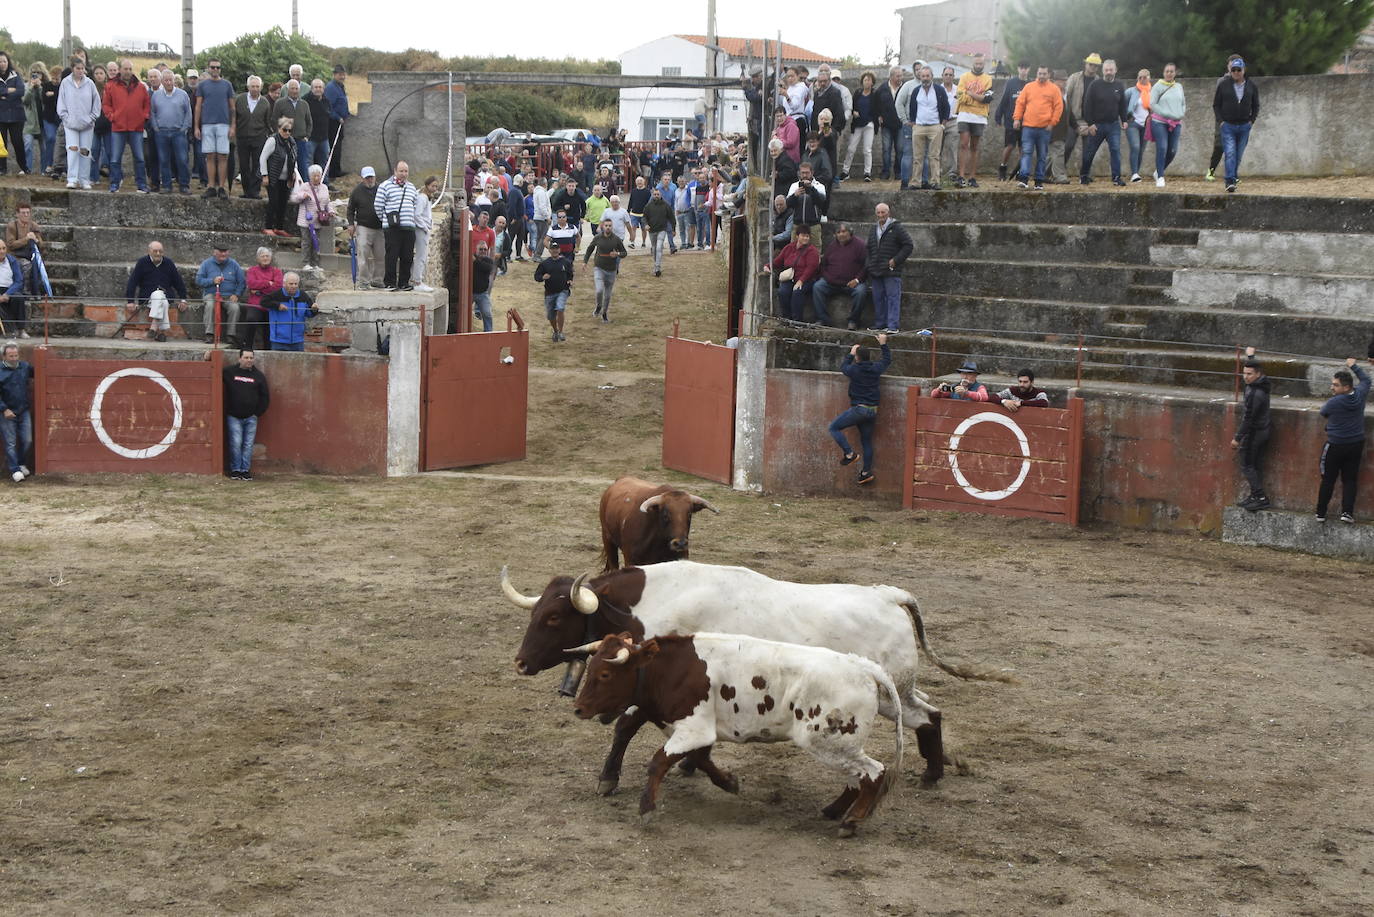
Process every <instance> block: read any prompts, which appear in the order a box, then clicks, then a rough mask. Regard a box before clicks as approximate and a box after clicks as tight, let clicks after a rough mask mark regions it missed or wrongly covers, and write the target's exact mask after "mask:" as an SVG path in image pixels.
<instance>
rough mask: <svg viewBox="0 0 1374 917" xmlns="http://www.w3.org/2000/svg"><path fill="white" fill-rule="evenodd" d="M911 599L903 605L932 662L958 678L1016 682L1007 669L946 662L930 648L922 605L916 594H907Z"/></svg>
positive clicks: (922, 646) (923, 648)
mask: <svg viewBox="0 0 1374 917" xmlns="http://www.w3.org/2000/svg"><path fill="white" fill-rule="evenodd" d="M907 599H909V600H910V601H903V602H902V603H901V604H902V607H903V608H905V609H906V612H907V614H909V615H910V616H911V623H912V625H913V626H914V627H915V628H916V639H917V641H918V642H919V643H920V644H921V650H922V651H923V652H924V653H925V654H926V658H928V659H929V660H930V661H931V662H933V663H934V664H935V665H936V667H938V668H939V669H941V670H942V671H945V672H948V673H949V674H951V675H953V676H955V677H956V678H968V679H972V680H975V681H1001V682H1005V683H1007V684H1013V685H1014V684H1016V683H1017V682H1016V678H1015V676H1013V675H1012V674H1011V673H1010V672H1008V671H1007V670H1006V669H993V668H989V667H987V666H980V667H976V668H975V667H974V666H969V665H950V664H949V663H947V662H945V661H944V660H943V659H941V658H940V657H939V656H937V655H936V653H935V651H934V650H933V649H931V648H930V643H929V642H927V640H926V624H925V620H924V619H923V618H922V617H921V606H920V605H918V604H917V602H916V598H915V596H912V595H910V594H908V595H907Z"/></svg>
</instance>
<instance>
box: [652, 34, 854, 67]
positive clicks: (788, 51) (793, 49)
mask: <svg viewBox="0 0 1374 917" xmlns="http://www.w3.org/2000/svg"><path fill="white" fill-rule="evenodd" d="M676 37H678V38H685V39H687V40H688V41H690V42H693V43H695V44H698V45H701V46H702V47H705V46H706V36H705V35H678V36H676ZM745 42H750V43H751V44H752V46H753V52H754V57H756V58H759V57H763V39H762V38H724V37H721V36H719V35H718V36H716V44H718V45H720V46H721V47H722V48H724V49H725V53H726V54H728V55H730V56H731V57H736V58H745V57H748V56H749V53H748V49H746V48H745ZM776 44H777V42H776V41H773V40H771V39H770V40H769V42H768V53H769V54H770V55H771V54H773V53H774V52H773V48H774V45H776ZM782 59H783V60H785V61H789V60H797V61H815V62H817V63H834V62H835V61H837V60H839V58H837V57H826V56H825V55H824V54H817V53H816V52H815V51H808V50H806V49H805V48H799V47H797V46H796V45H791V44H788V43H787V42H783V43H782Z"/></svg>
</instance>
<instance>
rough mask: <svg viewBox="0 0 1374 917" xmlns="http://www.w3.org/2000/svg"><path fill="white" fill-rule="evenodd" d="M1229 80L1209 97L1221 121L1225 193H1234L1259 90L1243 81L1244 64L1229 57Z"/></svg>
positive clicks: (1255, 111)
mask: <svg viewBox="0 0 1374 917" xmlns="http://www.w3.org/2000/svg"><path fill="white" fill-rule="evenodd" d="M1230 76H1231V78H1230V79H1229V80H1227V81H1226V82H1223V83H1218V84H1217V91H1216V95H1214V96H1213V97H1212V111H1213V113H1214V114H1216V116H1217V120H1218V121H1219V122H1221V149H1222V157H1223V158H1224V159H1225V161H1226V190H1227V191H1230V192H1233V193H1234V192H1235V190H1236V184H1237V183H1238V182H1239V181H1240V175H1239V173H1240V161H1241V159H1242V158H1243V157H1244V156H1245V146H1246V144H1248V143H1249V142H1250V128H1251V127H1253V126H1254V124H1255V119H1256V118H1258V117H1259V111H1260V101H1259V90H1258V89H1256V88H1255V84H1254V81H1253V80H1247V79H1246V78H1245V61H1244V60H1242V59H1241V58H1239V57H1233V58H1231V63H1230Z"/></svg>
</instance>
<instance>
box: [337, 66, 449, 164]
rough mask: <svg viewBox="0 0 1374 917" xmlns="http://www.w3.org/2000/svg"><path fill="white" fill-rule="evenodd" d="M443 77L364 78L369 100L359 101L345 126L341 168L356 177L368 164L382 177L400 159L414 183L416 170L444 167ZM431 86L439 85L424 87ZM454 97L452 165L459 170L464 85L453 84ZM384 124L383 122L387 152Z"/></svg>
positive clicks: (446, 95) (378, 75)
mask: <svg viewBox="0 0 1374 917" xmlns="http://www.w3.org/2000/svg"><path fill="white" fill-rule="evenodd" d="M445 79H446V74H436V73H421V72H416V73H406V72H391V71H374V72H372V73H369V74H368V75H367V80H368V82H369V83H371V84H372V101H370V102H363V103H360V104H359V105H358V113H357V115H355V116H354V117H353V118H352V119H350V120H349V122H348V127H347V129H346V130H347V137H346V138H345V140H344V161H343V167H344V170H345V171H347V172H355V173H356V172H357V171H358V170H359V169H361V168H362V167H363V166H372V167H373V168H375V169H376V170H377V174H378V175H386V174H387V173H388V171H389V169H390V166H391V165H395V163H396V161H397V160H398V159H404V160H406V161H407V162H409V163H410V165H411V179H412V181H413V180H414V179H415V177H416V176H415V170H416V169H419V168H425V169H433V168H442V167H443V165H444V162H445V161H446V159H447V156H448V144H449V92H448V91H447V89H448V87H447V86H446V85H442V83H443V81H444V80H445ZM435 82H438V83H441V85H438V86H431V87H429V88H422V87H425V86H426V85H427V84H429V83H435ZM452 95H453V122H452V131H453V140H454V144H455V146H454V150H455V152H454V165H455V167H456V168H458V169H461V164H460V163H461V159H462V155H463V139H464V136H465V135H464V132H465V130H466V128H467V96H466V95H465V94H464V92H463V84H462V83H455V84H454V86H453V93H452ZM388 112H390V116H389V117H388ZM383 120H385V121H386V133H385V137H386V149H385V150H384V149H383V144H382V137H383V133H382V122H383ZM388 153H389V154H390V164H388V161H387V154H388ZM459 174H461V173H459ZM421 178H423V176H421Z"/></svg>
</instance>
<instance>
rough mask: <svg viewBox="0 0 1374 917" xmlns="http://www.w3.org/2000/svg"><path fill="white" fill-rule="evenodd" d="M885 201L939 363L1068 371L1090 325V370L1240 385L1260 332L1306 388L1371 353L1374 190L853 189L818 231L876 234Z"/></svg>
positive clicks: (820, 360)
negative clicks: (839, 228) (1262, 193)
mask: <svg viewBox="0 0 1374 917" xmlns="http://www.w3.org/2000/svg"><path fill="white" fill-rule="evenodd" d="M880 201H882V202H886V203H889V204H890V205H891V206H892V207H893V212H894V215H895V216H897V218H898V219H900V220H902V222H903V224H904V225H905V226H906V227H907V229H908V231H909V232H910V233H911V235H912V239H913V241H914V243H915V252H914V254H913V256H912V258H911V259H910V260H908V261H907V263H906V265H905V269H904V272H903V288H904V293H903V300H902V321H901V326H902V328H904V329H909V330H915V329H918V328H923V327H937V328H941V329H945V330H942V331H940V332H939V333H938V337H937V349H938V350H939V351H940V353H939V354H938V355H937V359H936V367H937V373H938V374H943V373H948V372H952V371H953V369H954V367H955V366H956V365H957V364H958V362H959V361H960V360H961V359H962V356H963V355H965V354H972V355H974V356H975V358H977V359H980V361H982V362H984V363H985V364H989V368H991V369H994V370H995V371H997V372H999V373H1003V374H1010V373H1013V372H1015V371H1016V370H1017V369H1018V368H1020V367H1022V366H1030V367H1031V368H1032V369H1034V370H1035V371H1036V372H1037V373H1038V374H1043V375H1045V376H1048V377H1058V378H1069V379H1072V378H1074V377H1075V375H1076V373H1077V369H1078V362H1079V347H1080V344H1079V335H1083V336H1084V346H1083V350H1084V355H1083V361H1084V363H1085V367H1084V370H1083V371H1084V378H1085V379H1086V380H1097V381H1115V382H1130V383H1141V384H1149V385H1164V386H1179V387H1184V388H1189V389H1194V388H1205V389H1211V390H1221V391H1227V392H1229V391H1230V390H1231V389H1233V387H1234V384H1235V364H1236V347H1237V345H1246V344H1254V345H1255V346H1256V347H1258V348H1259V349H1260V351H1261V352H1267V353H1269V354H1272V356H1270V357H1269V358H1268V362H1269V363H1270V367H1269V371H1270V374H1271V376H1273V377H1274V378H1275V379H1276V381H1278V382H1279V383H1280V393H1281V394H1286V395H1292V396H1308V395H1319V394H1321V393H1322V392H1324V391H1325V389H1326V382H1329V375H1327V373H1329V370H1330V368H1331V367H1332V366H1334V365H1335V364H1336V363H1338V362H1339V361H1340V359H1341V358H1343V357H1344V356H1345V355H1347V354H1350V353H1356V352H1358V353H1363V352H1364V348H1365V346H1366V344H1367V342H1368V341H1369V340H1370V338H1371V336H1372V335H1374V308H1371V306H1370V305H1369V304H1370V303H1371V302H1374V258H1372V257H1370V256H1371V255H1374V207H1371V206H1370V202H1369V201H1365V200H1336V199H1309V198H1294V197H1279V198H1260V197H1253V196H1245V195H1226V194H1224V193H1223V194H1216V195H1194V194H1169V193H1145V194H1141V193H1121V192H1117V193H1113V192H1105V193H1095V194H1094V193H1048V194H1027V193H1025V192H1019V191H1003V190H994V189H985V190H981V191H947V192H939V193H930V192H899V193H896V194H894V193H893V192H875V191H867V190H855V191H850V190H849V189H848V188H845V189H843V190H841V191H840V192H839V193H838V194H836V196H835V200H834V202H833V203H832V206H831V210H830V219H829V221H828V223H827V224H826V226H825V228H824V231H823V244H829V241H830V239H831V238H832V237H833V230H834V227H835V225H837V223H839V222H840V221H846V222H849V223H850V224H851V225H852V227H853V229H854V231H855V233H856V235H858V236H859V237H860V238H866V237H867V234H868V231H869V229H870V228H871V227H872V219H873V217H872V214H873V207H874V206H875V205H876V204H877V203H878V202H880ZM846 309H847V303H846V302H844V301H843V300H842V299H838V298H837V300H832V303H831V316H832V320H835V319H838V320H839V321H840V322H841V323H842V322H843V318H844V314H845V311H846ZM865 317H867V313H866V314H865ZM951 329H984V330H981V331H980V330H967V331H960V330H951ZM787 335H788V336H792V337H800V338H805V339H812V338H816V337H817V335H819V338H820V339H833V340H835V341H837V342H838V341H840V340H844V341H848V340H851V339H852V336H842V335H837V334H835V333H833V332H817V333H812V332H807V331H798V332H792V331H789V332H787ZM898 340H899V341H902V342H904V343H902V344H901V345H899V346H901V347H903V348H904V349H910V350H913V351H918V352H919V351H925V352H926V355H925V356H924V357H920V356H917V355H916V354H911V355H909V356H908V357H907V358H906V359H907V360H908V361H909V362H910V363H911V364H912V366H911V369H912V370H914V372H913V374H915V375H920V376H926V375H929V374H930V363H929V355H928V351H929V348H930V343H929V342H928V341H925V340H911V339H908V338H906V337H905V336H903V337H900V338H899V339H898ZM785 352H786V353H787V360H788V362H787V363H786V365H789V366H796V367H799V368H827V369H829V368H833V363H834V362H835V361H834V360H833V359H831V356H832V355H831V354H827V353H826V352H825V349H824V348H818V347H814V346H792V347H790V348H785ZM1289 354H1291V356H1287V355H1289ZM1304 355H1317V356H1316V357H1313V356H1304ZM1285 380H1291V381H1285Z"/></svg>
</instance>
